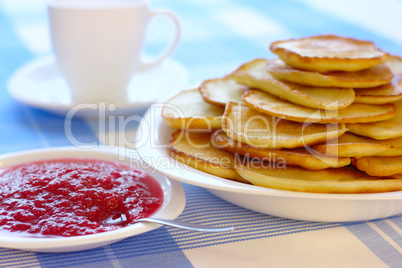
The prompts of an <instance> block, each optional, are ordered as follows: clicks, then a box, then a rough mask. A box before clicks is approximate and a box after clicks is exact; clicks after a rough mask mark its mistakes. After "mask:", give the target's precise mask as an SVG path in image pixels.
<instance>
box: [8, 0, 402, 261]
mask: <svg viewBox="0 0 402 268" xmlns="http://www.w3.org/2000/svg"><path fill="white" fill-rule="evenodd" d="M322 2H324V1H321V2H320V1H314V0H306V1H297V0H283V1H275V0H268V1H257V0H251V1H246V0H216V1H215V0H214V1H211V0H205V1H202V0H176V1H168V0H152V1H151V7H153V8H166V9H169V10H171V11H173V12H174V13H175V14H177V15H178V17H179V19H180V21H181V24H182V28H183V33H182V38H181V42H180V45H179V47H178V48H177V50H176V51H175V53H174V55H173V58H174V59H175V60H177V61H178V62H180V63H181V64H182V65H183V66H185V67H186V69H187V70H188V73H189V76H190V77H189V79H190V81H189V85H197V84H199V83H200V82H201V81H203V80H204V79H208V78H214V77H220V76H223V75H225V74H227V73H229V72H231V71H232V70H234V69H235V68H236V67H238V66H239V65H240V64H242V63H243V62H246V61H249V60H251V59H253V58H258V57H270V56H273V55H272V54H271V53H270V52H269V50H268V45H269V43H270V42H272V41H275V40H279V39H284V38H290V37H301V36H306V35H314V34H322V33H334V34H339V35H344V36H353V37H356V38H359V39H367V40H372V41H374V42H376V43H377V44H378V46H379V47H381V48H382V49H384V50H386V51H388V52H390V53H391V54H398V55H402V33H401V31H400V29H398V28H400V25H402V22H401V20H400V17H402V8H401V6H400V5H398V4H397V2H398V1H394V0H387V1H386V0H384V1H375V0H373V1H358V0H350V1H343V0H339V1H326V4H323V3H322ZM380 2H381V4H379V3H380ZM399 3H400V2H399ZM385 7H386V8H387V9H386V8H385ZM398 12H400V13H398ZM398 14H399V15H398ZM373 22H375V23H373ZM398 23H399V24H398ZM164 27H166V25H165V23H163V21H162V22H158V21H156V22H155V23H154V24H153V26H152V30H150V34H149V36H148V52H149V53H153V52H154V51H158V50H159V46H158V44H159V43H160V42H159V40H160V39H163V40H164V39H166V38H168V36H169V33H168V31H166V30H165V28H164ZM50 53H51V48H50V45H49V37H48V32H47V21H46V8H45V1H43V0H18V1H14V0H0V153H10V152H17V151H22V150H28V149H35V148H43V147H54V146H70V145H71V143H70V141H69V139H68V138H67V137H66V134H65V129H64V117H62V116H57V115H53V114H50V113H48V112H45V111H42V110H40V109H36V108H32V107H28V106H26V105H23V104H21V103H19V102H17V101H15V100H14V99H12V98H11V97H10V96H9V94H8V93H7V81H8V79H9V78H10V76H11V75H12V74H13V73H14V72H15V70H17V68H18V67H19V66H21V65H23V64H24V63H26V62H27V61H30V60H32V59H34V58H37V57H41V56H44V55H48V54H50ZM32 90H35V89H32ZM135 127H136V126H125V128H129V129H124V131H127V132H129V133H135ZM72 131H73V132H74V137H75V138H76V139H77V140H80V141H81V142H97V143H99V144H103V143H104V142H105V138H104V137H105V133H99V129H98V128H97V127H96V122H94V121H89V120H84V119H78V118H76V119H74V120H73V122H72ZM182 185H183V188H184V190H185V193H186V198H187V204H186V208H185V210H184V211H183V213H182V214H181V215H180V216H179V219H182V220H186V221H193V222H200V223H205V224H214V223H217V222H219V223H220V224H222V225H232V226H234V227H236V229H235V231H233V232H230V233H220V234H211V233H199V232H190V231H184V230H179V229H173V228H169V227H160V228H158V229H156V230H153V231H151V232H148V233H144V234H141V235H138V236H135V237H131V238H128V239H125V240H123V241H120V242H118V243H115V244H112V245H108V246H105V247H101V248H96V249H92V250H86V251H80V252H70V253H33V252H24V251H19V250H11V249H7V248H0V267H246V266H247V267H305V266H306V267H402V216H395V217H390V218H387V219H382V220H373V221H369V222H352V223H317V222H303V221H296V220H290V219H283V218H277V217H273V216H270V215H263V214H260V213H257V212H253V211H250V210H247V209H244V208H241V207H238V206H236V205H233V204H230V203H228V202H226V201H223V200H222V199H220V198H218V197H216V196H214V195H212V194H211V193H209V192H208V191H206V190H205V189H203V188H200V187H196V186H192V185H187V184H182Z"/></svg>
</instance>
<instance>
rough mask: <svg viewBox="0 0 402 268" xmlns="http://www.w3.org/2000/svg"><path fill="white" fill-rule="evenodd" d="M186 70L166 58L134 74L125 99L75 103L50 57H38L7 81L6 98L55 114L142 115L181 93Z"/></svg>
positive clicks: (186, 74) (93, 115) (92, 115)
mask: <svg viewBox="0 0 402 268" xmlns="http://www.w3.org/2000/svg"><path fill="white" fill-rule="evenodd" d="M187 80H188V73H187V70H186V69H185V68H184V67H183V66H182V65H181V64H179V63H178V62H177V61H174V60H172V59H167V60H165V61H164V62H162V63H161V64H160V65H159V66H156V67H154V68H152V69H150V70H147V71H144V72H142V73H139V74H136V75H135V76H134V77H133V78H132V81H131V83H130V85H129V87H128V98H127V99H124V100H121V101H119V102H116V103H113V104H112V105H108V106H107V107H106V105H102V104H92V103H85V104H83V103H79V102H76V101H74V100H73V99H72V98H71V93H70V89H69V88H68V86H67V84H66V82H65V81H64V79H63V77H61V76H60V73H59V70H58V68H57V65H56V63H55V61H54V58H52V57H44V58H38V59H35V60H33V61H31V62H28V63H26V64H25V65H23V66H22V67H20V68H19V69H18V70H17V71H16V72H15V73H14V74H13V75H12V76H11V78H10V80H9V82H8V91H9V93H10V95H11V96H12V97H13V98H15V99H16V100H18V101H19V102H21V103H24V104H26V105H29V106H32V107H35V108H39V109H42V110H45V111H48V112H51V113H54V114H57V115H67V114H68V113H69V111H70V110H71V109H73V111H72V112H70V115H72V116H77V117H105V116H110V115H132V114H139V113H141V112H144V110H145V109H146V108H148V106H149V105H150V104H151V103H154V102H156V101H157V100H158V99H159V98H161V97H164V94H172V92H174V90H176V91H177V90H178V89H179V90H182V89H184V88H185V86H186V85H187Z"/></svg>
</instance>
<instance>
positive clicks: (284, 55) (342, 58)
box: [269, 35, 389, 73]
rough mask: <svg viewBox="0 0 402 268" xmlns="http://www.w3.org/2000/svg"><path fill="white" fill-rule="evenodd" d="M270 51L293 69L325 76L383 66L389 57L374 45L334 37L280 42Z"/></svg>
mask: <svg viewBox="0 0 402 268" xmlns="http://www.w3.org/2000/svg"><path fill="white" fill-rule="evenodd" d="M269 48H270V50H271V51H272V52H273V53H274V54H276V55H278V56H279V57H280V58H281V59H282V60H283V61H284V62H286V63H287V64H289V65H290V66H292V67H295V68H299V69H303V70H310V71H317V72H322V73H325V72H329V71H347V72H354V71H360V70H363V69H367V68H370V67H373V66H375V65H378V64H381V63H384V62H385V61H386V60H387V59H388V57H389V54H388V53H386V52H384V51H382V50H381V49H379V48H378V47H376V45H375V44H374V43H372V42H369V41H361V40H357V39H353V38H345V37H340V36H335V35H319V36H312V37H304V38H300V39H288V40H284V41H277V42H273V43H272V44H271V45H270V47H269Z"/></svg>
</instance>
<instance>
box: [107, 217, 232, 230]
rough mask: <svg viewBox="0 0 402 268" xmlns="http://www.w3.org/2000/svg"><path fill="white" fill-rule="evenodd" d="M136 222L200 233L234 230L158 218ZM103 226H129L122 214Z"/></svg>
mask: <svg viewBox="0 0 402 268" xmlns="http://www.w3.org/2000/svg"><path fill="white" fill-rule="evenodd" d="M136 222H153V223H158V224H163V225H167V226H171V227H176V228H181V229H186V230H192V231H199V232H228V231H232V230H234V227H214V226H208V225H201V224H197V223H190V222H184V221H179V220H167V219H157V218H142V219H138V220H135V221H133V222H132V223H136ZM102 224H107V225H125V224H127V219H126V216H125V215H124V214H121V215H120V217H118V218H116V219H114V217H110V218H109V219H106V220H105V221H103V222H102Z"/></svg>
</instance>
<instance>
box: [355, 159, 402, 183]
mask: <svg viewBox="0 0 402 268" xmlns="http://www.w3.org/2000/svg"><path fill="white" fill-rule="evenodd" d="M353 164H354V165H355V166H356V167H357V168H358V169H359V170H361V171H364V172H366V173H367V174H369V175H370V176H379V177H386V176H392V175H398V176H397V177H399V178H402V176H401V173H402V156H388V157H381V156H371V157H362V158H359V159H354V160H353Z"/></svg>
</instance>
